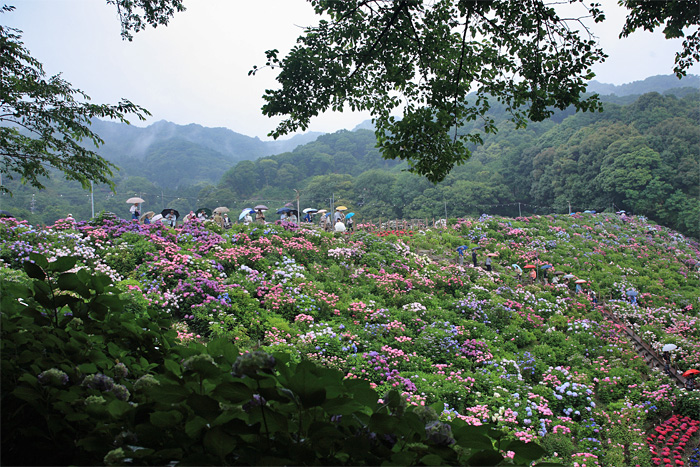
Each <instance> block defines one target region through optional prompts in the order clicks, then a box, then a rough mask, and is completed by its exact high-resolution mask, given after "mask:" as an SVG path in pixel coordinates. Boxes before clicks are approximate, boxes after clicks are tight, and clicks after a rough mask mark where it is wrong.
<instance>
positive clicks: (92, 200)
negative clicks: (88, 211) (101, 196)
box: [90, 180, 95, 218]
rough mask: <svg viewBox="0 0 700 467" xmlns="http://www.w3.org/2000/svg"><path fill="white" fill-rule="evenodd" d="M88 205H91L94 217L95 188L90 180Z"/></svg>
mask: <svg viewBox="0 0 700 467" xmlns="http://www.w3.org/2000/svg"><path fill="white" fill-rule="evenodd" d="M90 205H91V206H92V217H93V218H94V217H95V190H94V187H93V184H92V180H90Z"/></svg>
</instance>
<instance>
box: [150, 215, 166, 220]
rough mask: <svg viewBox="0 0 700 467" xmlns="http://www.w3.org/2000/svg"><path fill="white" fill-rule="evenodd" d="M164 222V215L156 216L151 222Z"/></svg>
mask: <svg viewBox="0 0 700 467" xmlns="http://www.w3.org/2000/svg"><path fill="white" fill-rule="evenodd" d="M162 220H163V215H162V214H156V215H155V216H153V217H151V222H160V221H162Z"/></svg>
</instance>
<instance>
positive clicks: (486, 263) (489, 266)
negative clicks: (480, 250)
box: [484, 255, 491, 271]
mask: <svg viewBox="0 0 700 467" xmlns="http://www.w3.org/2000/svg"><path fill="white" fill-rule="evenodd" d="M484 264H485V265H486V270H487V271H490V270H491V257H490V256H488V255H486V261H485V262H484Z"/></svg>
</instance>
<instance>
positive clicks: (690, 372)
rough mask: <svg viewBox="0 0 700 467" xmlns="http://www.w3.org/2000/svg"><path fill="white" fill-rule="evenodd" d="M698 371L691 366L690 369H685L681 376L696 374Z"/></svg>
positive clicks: (699, 371)
mask: <svg viewBox="0 0 700 467" xmlns="http://www.w3.org/2000/svg"><path fill="white" fill-rule="evenodd" d="M698 373H700V370H696V369H695V368H691V369H690V370H687V371H686V372H685V373H683V376H690V375H697V374H698Z"/></svg>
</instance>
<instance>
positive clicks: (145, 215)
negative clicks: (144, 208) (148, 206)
mask: <svg viewBox="0 0 700 467" xmlns="http://www.w3.org/2000/svg"><path fill="white" fill-rule="evenodd" d="M155 214H156V213H155V212H153V211H148V212H146V213H144V214H143V216H141V218H140V219H139V220H140V221H141V222H143V220H144V219H145V218H147V217H148V218H149V219H151V218H153V216H154V215H155Z"/></svg>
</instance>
